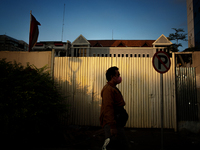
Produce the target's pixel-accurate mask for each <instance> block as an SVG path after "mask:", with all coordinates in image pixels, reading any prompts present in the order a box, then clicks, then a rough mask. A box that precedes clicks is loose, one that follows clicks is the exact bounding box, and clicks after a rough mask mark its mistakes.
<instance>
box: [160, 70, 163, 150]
mask: <svg viewBox="0 0 200 150" xmlns="http://www.w3.org/2000/svg"><path fill="white" fill-rule="evenodd" d="M160 111H161V150H163V74H162V73H161V74H160Z"/></svg>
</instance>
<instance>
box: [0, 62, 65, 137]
mask: <svg viewBox="0 0 200 150" xmlns="http://www.w3.org/2000/svg"><path fill="white" fill-rule="evenodd" d="M46 70H47V67H46V66H45V67H43V68H40V69H38V68H36V67H34V66H30V65H29V64H27V66H26V67H23V66H22V65H21V64H20V63H16V62H14V64H12V63H11V62H6V60H5V59H2V60H0V72H1V73H0V114H1V115H0V127H1V129H0V134H4V135H5V134H6V135H11V136H15V135H17V134H23V135H29V136H31V135H33V134H40V133H45V132H52V131H54V130H55V128H58V126H57V125H58V123H59V117H58V115H60V114H63V113H66V112H67V106H66V105H65V104H63V103H62V102H63V101H64V100H65V99H66V98H65V97H63V96H62V95H61V93H60V92H59V88H58V86H57V84H56V83H55V82H54V80H53V79H52V78H51V77H50V74H49V72H48V71H46Z"/></svg>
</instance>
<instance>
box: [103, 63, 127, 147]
mask: <svg viewBox="0 0 200 150" xmlns="http://www.w3.org/2000/svg"><path fill="white" fill-rule="evenodd" d="M106 79H107V81H108V82H107V84H106V85H105V86H104V87H103V89H102V91H101V97H102V105H101V112H100V125H101V126H102V127H103V128H104V131H105V142H104V145H103V147H102V149H103V150H106V149H115V150H116V149H123V150H125V149H128V147H129V146H128V145H129V144H128V140H127V137H126V135H125V131H124V126H125V125H126V122H127V120H128V114H127V112H126V110H125V109H124V106H125V101H124V99H123V96H122V94H121V92H120V90H119V89H118V88H117V87H116V85H117V84H120V83H121V82H122V78H121V77H120V73H119V69H118V68H117V67H110V68H109V69H108V70H107V71H106Z"/></svg>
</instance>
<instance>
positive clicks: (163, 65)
mask: <svg viewBox="0 0 200 150" xmlns="http://www.w3.org/2000/svg"><path fill="white" fill-rule="evenodd" d="M152 63H153V67H154V69H155V70H156V71H157V72H159V73H160V107H161V109H160V110H161V111H160V112H161V150H163V73H165V72H167V71H168V70H169V69H170V66H171V61H170V57H169V55H168V54H167V53H166V52H163V51H159V52H157V53H155V54H154V56H153V59H152Z"/></svg>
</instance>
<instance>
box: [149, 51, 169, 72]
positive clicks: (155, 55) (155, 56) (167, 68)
mask: <svg viewBox="0 0 200 150" xmlns="http://www.w3.org/2000/svg"><path fill="white" fill-rule="evenodd" d="M160 53H162V54H164V55H165V56H166V57H167V58H168V61H169V65H168V66H166V65H165V64H164V63H163V62H162V60H161V59H160V58H159V56H158V54H160ZM155 58H157V59H159V61H160V62H161V63H162V64H163V66H164V67H165V68H166V70H164V71H161V70H159V69H158V68H157V67H156V66H155V64H154V60H155ZM152 63H153V67H154V69H155V70H156V71H157V72H159V73H165V72H167V71H168V70H169V69H170V66H171V61H170V57H169V55H168V54H167V53H166V52H163V51H158V52H156V53H155V54H154V56H153V59H152Z"/></svg>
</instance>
